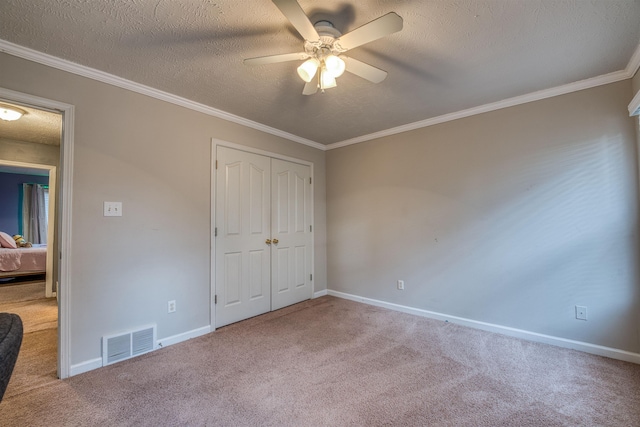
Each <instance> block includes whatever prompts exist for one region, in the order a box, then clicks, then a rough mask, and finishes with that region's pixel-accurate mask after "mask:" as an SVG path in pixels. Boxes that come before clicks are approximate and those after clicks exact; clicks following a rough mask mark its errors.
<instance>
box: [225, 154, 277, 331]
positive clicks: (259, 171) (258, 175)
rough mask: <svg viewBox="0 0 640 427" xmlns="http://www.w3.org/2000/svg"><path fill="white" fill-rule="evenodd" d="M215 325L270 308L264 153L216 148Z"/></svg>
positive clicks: (267, 165) (267, 172) (267, 174)
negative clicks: (262, 154)
mask: <svg viewBox="0 0 640 427" xmlns="http://www.w3.org/2000/svg"><path fill="white" fill-rule="evenodd" d="M217 160H218V168H217V171H216V173H217V175H216V208H215V210H216V224H217V229H218V230H217V232H218V236H217V238H216V261H215V263H216V264H215V265H216V267H215V276H216V295H217V299H218V302H217V305H216V313H215V325H216V327H220V326H224V325H228V324H229V323H233V322H237V321H239V320H242V319H247V318H249V317H252V316H256V315H258V314H262V313H266V312H268V311H269V310H270V309H271V292H270V291H271V277H270V249H271V246H270V245H268V244H267V243H266V241H267V239H271V234H270V227H271V224H270V209H271V198H270V179H271V172H270V166H271V165H270V162H271V159H270V158H269V157H265V156H260V155H257V154H252V153H246V152H243V151H239V150H233V149H230V148H225V147H218V149H217Z"/></svg>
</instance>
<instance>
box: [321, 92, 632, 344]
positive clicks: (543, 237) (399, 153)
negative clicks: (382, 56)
mask: <svg viewBox="0 0 640 427" xmlns="http://www.w3.org/2000/svg"><path fill="white" fill-rule="evenodd" d="M630 91H631V82H630V81H629V80H627V81H623V82H619V83H615V84H610V85H606V86H602V87H597V88H593V89H589V90H583V91H580V92H576V93H572V94H568V95H564V96H559V97H554V98H550V99H546V100H542V101H537V102H533V103H529V104H525V105H520V106H516V107H512V108H507V109H503V110H499V111H494V112H491V113H485V114H481V115H478V116H474V117H469V118H465V119H460V120H456V121H452V122H448V123H443V124H440V125H436V126H431V127H427V128H423V129H419V130H415V131H412V132H407V133H403V134H399V135H395V136H390V137H385V138H382V139H379V140H376V141H371V142H365V143H362V144H356V145H352V146H348V147H344V148H340V149H335V150H331V151H329V152H327V223H328V230H329V232H328V245H327V253H328V283H329V289H332V290H336V291H340V292H345V293H349V294H354V295H358V296H362V297H368V298H373V299H377V300H382V301H386V302H390V303H396V304H401V305H405V306H410V307H415V308H419V309H424V310H431V311H434V312H438V313H443V314H446V315H451V316H459V317H462V318H467V319H471V320H475V321H481V322H488V323H492V324H497V325H502V326H506V327H511V328H517V329H522V330H525V331H531V332H536V333H540V334H547V335H551V336H555V337H561V338H566V339H571V340H577V341H582V342H587V343H592V344H598V345H602V346H607V347H612V348H616V349H622V350H627V351H632V352H638V351H640V337H639V334H638V327H639V325H640V322H639V316H640V272H639V269H638V258H639V257H638V255H639V248H638V245H639V240H638V181H637V178H636V177H637V155H636V144H635V131H634V121H633V120H632V119H630V118H629V117H628V112H627V109H626V108H627V104H628V102H629V92H630ZM397 279H403V280H405V286H406V290H404V291H399V290H396V280H397ZM575 305H584V306H587V307H588V320H587V321H586V322H585V321H580V320H576V319H575Z"/></svg>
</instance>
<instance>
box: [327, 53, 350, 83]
mask: <svg viewBox="0 0 640 427" xmlns="http://www.w3.org/2000/svg"><path fill="white" fill-rule="evenodd" d="M324 65H325V66H326V67H327V72H329V73H330V74H331V75H333V77H334V78H336V79H337V78H338V77H340V76H341V75H342V73H344V70H345V68H346V65H345V63H344V61H343V60H342V58H340V57H338V56H335V55H329V56H327V58H326V59H325V60H324Z"/></svg>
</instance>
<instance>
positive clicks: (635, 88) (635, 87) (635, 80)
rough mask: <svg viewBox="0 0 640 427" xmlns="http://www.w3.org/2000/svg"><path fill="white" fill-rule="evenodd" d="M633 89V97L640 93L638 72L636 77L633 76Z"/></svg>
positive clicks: (639, 74) (639, 75)
mask: <svg viewBox="0 0 640 427" xmlns="http://www.w3.org/2000/svg"><path fill="white" fill-rule="evenodd" d="M631 87H632V92H633V95H635V94H636V93H638V91H640V72H636V75H635V76H633V79H631ZM633 95H632V96H633Z"/></svg>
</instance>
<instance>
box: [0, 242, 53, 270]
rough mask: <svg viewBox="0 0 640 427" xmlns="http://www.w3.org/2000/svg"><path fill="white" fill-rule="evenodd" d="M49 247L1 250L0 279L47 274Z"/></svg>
mask: <svg viewBox="0 0 640 427" xmlns="http://www.w3.org/2000/svg"><path fill="white" fill-rule="evenodd" d="M46 270H47V245H33V247H32V248H17V249H12V248H0V278H4V277H18V276H27V275H33V274H45V272H46Z"/></svg>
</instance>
